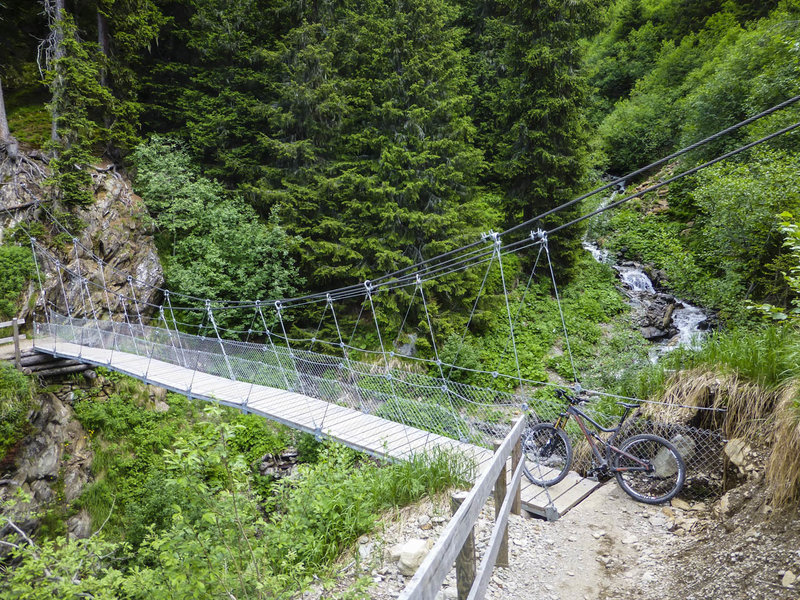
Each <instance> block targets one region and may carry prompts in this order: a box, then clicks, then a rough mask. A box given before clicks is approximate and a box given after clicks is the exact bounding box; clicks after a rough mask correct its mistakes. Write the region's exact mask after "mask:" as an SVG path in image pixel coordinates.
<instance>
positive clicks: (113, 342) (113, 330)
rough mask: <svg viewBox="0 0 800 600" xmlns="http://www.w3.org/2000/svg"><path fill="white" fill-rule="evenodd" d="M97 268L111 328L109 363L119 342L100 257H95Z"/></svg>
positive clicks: (117, 348)
mask: <svg viewBox="0 0 800 600" xmlns="http://www.w3.org/2000/svg"><path fill="white" fill-rule="evenodd" d="M97 270H98V271H100V281H101V284H102V286H103V296H104V297H105V301H106V310H108V320H109V325H110V328H111V355H110V356H109V357H108V364H109V365H110V364H111V363H112V361H113V360H114V351H115V350H119V344H118V343H117V330H116V327H115V325H114V311H113V310H112V309H111V298H109V296H108V286H107V285H106V274H105V268H104V267H103V261H102V260H100V259H97Z"/></svg>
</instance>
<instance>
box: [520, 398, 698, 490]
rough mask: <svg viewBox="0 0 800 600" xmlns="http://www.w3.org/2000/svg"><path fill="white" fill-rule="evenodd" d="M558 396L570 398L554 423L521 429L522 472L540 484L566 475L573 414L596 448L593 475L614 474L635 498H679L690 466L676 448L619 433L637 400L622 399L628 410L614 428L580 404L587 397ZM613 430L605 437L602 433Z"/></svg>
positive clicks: (661, 441) (647, 436)
mask: <svg viewBox="0 0 800 600" xmlns="http://www.w3.org/2000/svg"><path fill="white" fill-rule="evenodd" d="M556 395H557V396H558V397H559V398H560V399H562V400H565V401H566V409H565V410H564V412H562V413H560V414H559V416H558V419H556V421H555V423H552V424H551V423H539V424H536V425H533V426H532V427H530V428H529V429H527V430H526V431H525V433H523V438H522V448H523V454H524V456H525V465H524V466H523V471H524V473H525V475H526V477H527V478H528V479H530V480H531V482H533V483H535V484H536V485H539V486H543V487H547V486H551V485H555V484H556V483H558V482H559V481H561V480H562V479H564V477H566V476H567V473H568V472H569V469H570V467H571V466H572V455H573V453H572V443H571V442H570V440H569V437H568V436H567V433H566V431H564V428H565V427H566V425H567V422H568V421H569V419H570V418H572V419H574V420H575V422H576V423H577V424H578V427H579V429H580V430H581V432H582V433H583V435H584V437H585V438H586V441H587V442H588V443H589V446H590V447H591V450H592V456H593V457H594V467H593V468H592V469H591V471H590V473H591V474H606V475H609V474H613V475H614V477H616V479H617V483H618V484H619V486H620V487H621V488H622V489H623V490H625V492H626V493H627V494H628V495H630V496H631V497H632V498H633V499H635V500H638V501H639V502H645V503H647V504H660V503H662V502H666V501H668V500H670V499H672V498H674V497H675V495H676V494H677V493H678V492H680V490H681V488H682V487H683V482H684V480H685V479H686V465H685V464H684V462H683V458H682V457H681V455H680V453H679V452H678V450H677V448H675V446H674V445H673V444H672V443H671V442H669V441H668V440H665V439H664V438H662V437H659V436H657V435H653V434H650V433H640V434H637V435H633V436H631V437H629V438H626V439H624V440H622V441H621V442H620V443H619V445H617V436H618V435H619V431H620V429H621V427H622V424H623V423H624V422H625V419H627V418H628V415H629V414H630V412H631V410H633V409H635V408H639V405H638V404H632V403H627V402H618V403H617V404H619V405H620V406H622V407H623V409H624V411H623V413H622V416H621V417H620V419H619V423H617V425H616V427H608V428H606V427H603V426H602V425H600V424H599V423H598V422H597V421H595V420H594V419H592V418H591V417H590V416H589V415H587V414H586V413H585V412H583V411H582V410H581V409H580V408H579V406H580V405H581V404H585V403H586V402H588V400H587V399H586V398H579V397H575V396H571V395H569V394H567V393H566V392H565V391H564V390H560V389H557V390H556ZM601 432H602V433H610V434H611V435H610V436H609V437H608V439H603V438H602V437H601V436H600V433H601Z"/></svg>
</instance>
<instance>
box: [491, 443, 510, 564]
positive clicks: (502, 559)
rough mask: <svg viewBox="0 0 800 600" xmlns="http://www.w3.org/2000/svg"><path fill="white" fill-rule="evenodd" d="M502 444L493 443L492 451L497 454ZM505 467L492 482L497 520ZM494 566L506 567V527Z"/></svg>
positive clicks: (504, 484)
mask: <svg viewBox="0 0 800 600" xmlns="http://www.w3.org/2000/svg"><path fill="white" fill-rule="evenodd" d="M501 444H502V442H498V441H495V442H494V450H495V452H497V449H498V448H499V447H500V445H501ZM506 482H507V476H506V466H505V464H504V465H503V468H502V469H501V470H500V475H498V476H497V481H495V482H494V518H495V520H497V518H498V516H500V508H501V507H502V506H503V502H505V499H506ZM495 565H497V566H498V567H507V566H508V525H506V527H505V531H504V532H503V539H502V540H501V541H500V551H499V552H498V553H497V561H496V562H495Z"/></svg>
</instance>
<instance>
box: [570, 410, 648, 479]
mask: <svg viewBox="0 0 800 600" xmlns="http://www.w3.org/2000/svg"><path fill="white" fill-rule="evenodd" d="M628 412H629V411H628V410H626V411H625V412H624V413H623V415H622V417H621V418H620V420H619V423H617V426H616V427H603V426H602V425H600V423H598V422H597V421H595V420H594V419H592V417H590V416H589V415H587V414H586V413H585V412H583V411H582V410H581V409H579V408H578V407H577V406H574V405H572V404H570V405H568V406H567V410H566V411H565V412H563V413H561V414H560V415H559V417H558V420H557V421H556V422H555V426H556V427H557V428H558V429H564V427H565V426H566V424H567V421H568V420H569V417H572V418H573V419H575V422H576V423H577V424H578V427H580V430H581V432H582V433H583V435H584V437H585V438H586V440H587V441H588V442H589V446H590V447H591V448H592V454H593V455H594V457H595V459H597V462H598V463H599V466H600V468H601V469H608V470H610V471H611V472H612V473H623V472H628V471H643V472H648V471H650V470H651V469H652V467H651V466H650V465H649V464H648V463H646V462H645V461H642V460H640V459H638V458H636V457H635V456H633V455H631V454H628V453H627V452H624V451H623V450H621V449H619V448H617V447H616V446H615V445H614V442H615V441H616V438H617V434H618V433H619V430H620V428H621V427H622V423H624V422H625V419H626V418H627V416H628ZM584 419H586V421H588V422H589V423H591V424H592V425H593V426H594V427H595V428H596V429H597V430H598V431H602V432H603V433H610V434H611V437H610V438H608V441H606V440H604V439H603V438H601V437H600V436H599V435H598V434H597V433H596V432H595V431H592V430H590V429H589V428H588V427H587V426H586V423H585V422H584ZM595 440H597V442H599V443H600V444H602V445H603V446H604V447H605V449H606V455H605V457H604V456H602V455H601V454H600V450H599V449H598V448H597V443H595ZM612 453H615V454H618V455H620V456H624V457H625V458H628V459H630V460H632V461H634V462H635V463H637V464H638V465H640V466H633V467H612V466H611V455H612Z"/></svg>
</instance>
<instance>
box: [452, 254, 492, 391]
mask: <svg viewBox="0 0 800 600" xmlns="http://www.w3.org/2000/svg"><path fill="white" fill-rule="evenodd" d="M493 263H494V252H493V253H492V258H491V260H490V261H489V264H488V265H487V267H486V272H485V273H484V274H483V281H481V287H480V288H479V289H478V294H477V295H476V296H475V302H473V303H472V310H471V311H469V317H468V318H467V324H466V325H465V326H464V332H463V333H462V334H461V339H460V340H459V341H458V346H457V347H456V354H455V356H454V357H453V363H452V364H451V365H450V369H449V370H448V372H447V378H448V379H450V376H451V375H452V373H453V369H454V368H456V366H455V365H456V363H457V362H458V355H459V354H461V349H462V348H463V346H464V341H465V340H466V339H467V333H469V326H470V324H471V323H472V318H473V317H474V316H475V311H476V310H477V308H478V301H479V300H480V299H481V295H482V294H483V290H484V289H485V287H486V279H487V278H488V277H489V272H490V271H491V270H492V264H493Z"/></svg>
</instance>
